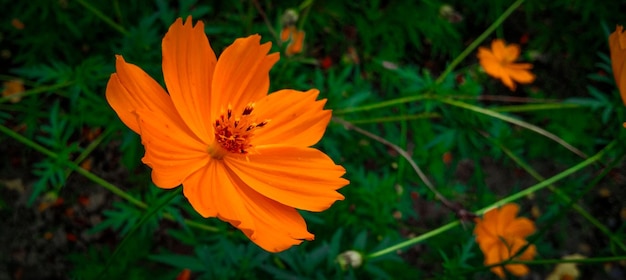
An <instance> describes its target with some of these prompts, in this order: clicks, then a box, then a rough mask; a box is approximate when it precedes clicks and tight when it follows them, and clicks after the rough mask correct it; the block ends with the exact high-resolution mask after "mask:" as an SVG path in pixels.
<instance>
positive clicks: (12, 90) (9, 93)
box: [2, 79, 24, 103]
mask: <svg viewBox="0 0 626 280" xmlns="http://www.w3.org/2000/svg"><path fill="white" fill-rule="evenodd" d="M22 92H24V83H23V82H22V80H20V79H14V80H10V81H6V82H4V90H3V91H2V97H7V98H9V101H11V102H12V103H17V102H20V100H22V96H21V95H17V94H18V93H22Z"/></svg>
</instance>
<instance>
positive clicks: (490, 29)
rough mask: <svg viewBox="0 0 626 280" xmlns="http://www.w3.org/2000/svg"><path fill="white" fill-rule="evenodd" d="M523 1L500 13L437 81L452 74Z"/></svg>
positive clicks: (519, 0)
mask: <svg viewBox="0 0 626 280" xmlns="http://www.w3.org/2000/svg"><path fill="white" fill-rule="evenodd" d="M522 3H524V0H517V1H515V3H513V4H511V6H510V7H509V8H508V9H506V11H504V13H502V15H500V17H498V19H496V21H494V22H493V23H492V24H491V25H490V26H489V27H488V28H487V29H486V30H485V32H483V33H482V34H480V36H478V38H476V40H474V42H472V43H471V44H470V45H469V46H467V48H465V50H463V52H461V54H459V56H457V57H456V58H455V59H454V60H453V61H452V62H451V63H450V65H448V67H447V68H446V70H444V71H443V73H441V75H439V78H437V80H436V81H435V83H437V84H439V83H441V82H443V80H444V79H445V78H446V76H448V74H450V72H452V70H454V68H455V67H456V66H457V65H458V64H459V63H461V62H462V61H463V60H464V59H465V57H467V56H468V55H469V54H470V53H472V52H473V51H474V49H476V48H477V47H478V46H479V45H480V44H481V43H482V42H483V41H484V40H485V39H487V37H488V36H489V35H490V34H491V33H492V32H493V31H494V30H495V29H496V28H497V27H498V26H500V25H501V24H502V22H504V20H506V19H507V18H508V17H509V16H510V15H511V14H512V13H513V11H515V9H517V8H518V7H519V6H520V5H522Z"/></svg>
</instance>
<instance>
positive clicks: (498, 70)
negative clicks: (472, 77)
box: [477, 47, 502, 78]
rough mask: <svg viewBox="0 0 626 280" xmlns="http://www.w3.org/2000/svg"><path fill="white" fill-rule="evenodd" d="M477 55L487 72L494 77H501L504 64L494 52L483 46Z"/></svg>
mask: <svg viewBox="0 0 626 280" xmlns="http://www.w3.org/2000/svg"><path fill="white" fill-rule="evenodd" d="M477 56H478V59H479V63H480V66H482V67H483V69H484V70H485V72H486V73H487V74H489V75H490V76H492V77H494V78H500V77H501V76H502V65H501V63H500V61H499V60H498V58H497V57H495V56H494V55H493V53H492V52H490V51H489V50H487V49H486V48H482V47H481V48H479V49H478V55H477Z"/></svg>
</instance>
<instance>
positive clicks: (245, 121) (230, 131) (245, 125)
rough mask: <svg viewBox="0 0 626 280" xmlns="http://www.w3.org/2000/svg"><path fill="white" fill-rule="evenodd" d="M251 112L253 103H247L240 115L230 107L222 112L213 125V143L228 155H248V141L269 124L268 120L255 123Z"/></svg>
mask: <svg viewBox="0 0 626 280" xmlns="http://www.w3.org/2000/svg"><path fill="white" fill-rule="evenodd" d="M253 112H254V103H248V105H246V107H244V108H243V111H242V112H241V114H240V115H237V114H236V113H235V112H233V109H232V107H231V106H230V105H229V106H228V109H226V110H225V111H222V113H221V114H220V116H219V117H218V118H217V119H216V120H215V123H214V124H213V127H214V128H215V141H216V142H217V143H218V144H219V145H220V146H221V148H222V149H224V150H225V151H226V152H230V153H236V154H242V155H245V154H248V151H249V149H250V148H252V145H251V144H250V140H251V139H252V137H253V136H254V133H255V131H256V130H257V129H258V128H262V127H264V126H265V125H267V123H268V122H269V120H264V121H262V122H257V120H256V117H255V116H254V114H253Z"/></svg>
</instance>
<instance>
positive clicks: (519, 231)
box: [506, 218, 535, 238]
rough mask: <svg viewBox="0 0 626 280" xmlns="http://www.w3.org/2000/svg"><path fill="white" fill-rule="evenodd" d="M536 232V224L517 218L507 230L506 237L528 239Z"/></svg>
mask: <svg viewBox="0 0 626 280" xmlns="http://www.w3.org/2000/svg"><path fill="white" fill-rule="evenodd" d="M534 232H535V224H534V223H533V222H532V221H531V220H529V219H528V218H516V219H515V220H514V221H513V222H511V223H510V224H509V226H508V227H507V228H506V233H507V234H506V235H512V236H516V237H519V238H526V237H527V236H529V235H531V234H533V233H534Z"/></svg>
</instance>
